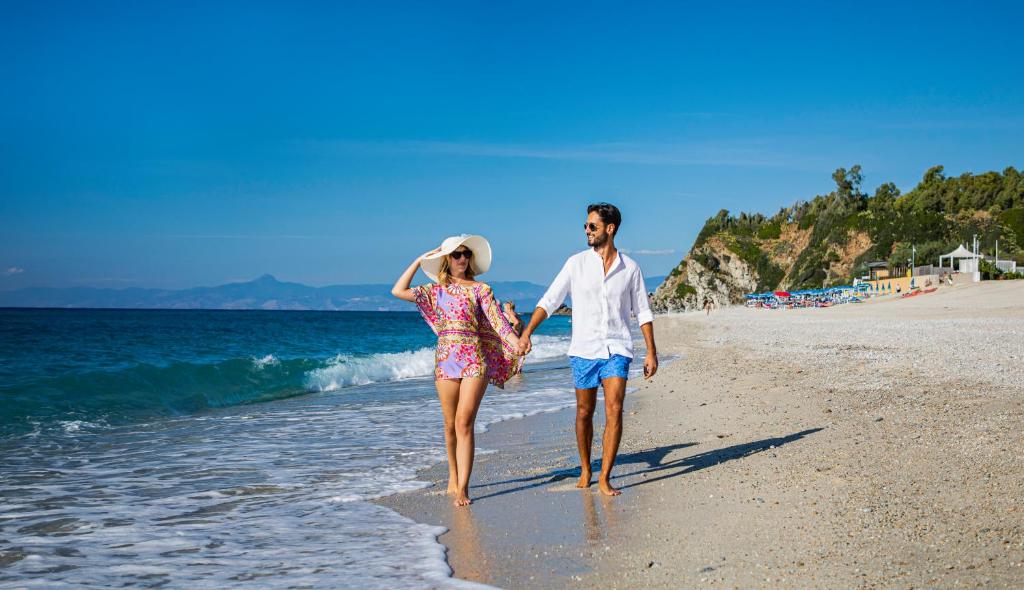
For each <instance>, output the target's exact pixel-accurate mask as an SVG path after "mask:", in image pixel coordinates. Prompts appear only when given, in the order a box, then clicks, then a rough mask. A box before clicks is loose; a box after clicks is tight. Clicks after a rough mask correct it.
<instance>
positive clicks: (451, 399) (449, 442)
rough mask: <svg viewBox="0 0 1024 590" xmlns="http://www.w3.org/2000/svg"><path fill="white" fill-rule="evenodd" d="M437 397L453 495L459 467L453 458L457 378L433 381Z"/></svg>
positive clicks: (449, 486) (449, 493) (457, 393)
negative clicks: (439, 404)
mask: <svg viewBox="0 0 1024 590" xmlns="http://www.w3.org/2000/svg"><path fill="white" fill-rule="evenodd" d="M434 385H435V386H436V387H437V397H438V399H439V400H441V414H443V415H444V447H445V450H446V451H447V452H448V495H449V496H454V495H455V493H456V492H457V491H458V490H459V469H458V462H457V460H456V458H455V442H456V440H455V411H456V409H458V407H459V387H460V385H461V381H460V380H458V379H442V380H440V381H435V382H434Z"/></svg>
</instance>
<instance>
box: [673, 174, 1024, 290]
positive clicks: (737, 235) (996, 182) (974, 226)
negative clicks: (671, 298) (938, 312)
mask: <svg viewBox="0 0 1024 590" xmlns="http://www.w3.org/2000/svg"><path fill="white" fill-rule="evenodd" d="M832 179H833V181H835V185H836V186H835V190H833V191H832V192H830V193H828V194H826V195H818V196H816V197H815V198H814V199H812V200H810V201H799V202H797V203H795V204H794V205H793V206H791V207H786V208H783V209H780V210H779V212H778V213H776V214H775V215H772V216H771V217H766V216H765V215H763V214H760V213H754V214H749V213H740V214H739V216H733V215H731V214H730V213H729V211H727V210H724V209H723V210H721V211H719V212H718V213H717V214H716V215H715V216H713V217H711V218H710V219H708V220H707V222H706V223H705V224H704V227H703V228H702V229H701V231H700V233H699V234H698V235H697V239H696V241H695V243H694V246H693V249H692V250H691V255H695V254H697V250H698V249H699V248H700V247H701V246H703V245H704V244H705V243H706V242H707V240H708V239H710V238H711V237H712V236H715V235H718V236H720V237H721V238H722V240H723V241H724V242H725V244H726V245H727V246H728V247H729V249H730V250H732V251H733V252H735V253H736V254H737V255H738V256H739V257H740V258H741V259H742V260H743V261H744V262H746V263H747V264H748V265H749V266H750V267H751V268H753V269H755V271H756V272H757V275H758V284H759V288H763V289H774V288H776V287H778V286H779V284H780V282H781V281H782V280H783V278H784V277H785V276H788V280H787V281H786V282H787V283H788V285H787V286H788V287H790V288H794V289H800V288H817V287H822V286H828V285H835V284H842V283H847V282H849V281H850V280H851V279H852V278H853V277H854V276H859V275H862V274H864V273H865V270H866V264H867V263H868V262H870V261H873V260H886V261H889V262H890V263H894V264H902V263H905V262H906V260H907V259H908V258H909V257H910V249H911V246H914V247H916V249H917V260H916V261H917V263H918V264H928V263H931V264H936V263H937V262H938V257H939V255H940V254H945V253H946V252H948V251H950V250H952V249H953V248H955V247H956V246H957V245H958V244H961V243H964V244H969V243H970V242H971V238H972V236H973V235H975V234H977V235H978V237H979V239H980V240H981V244H982V247H983V250H984V251H985V252H986V253H991V250H992V248H993V246H994V244H995V241H996V240H999V254H1000V257H1001V258H1015V259H1017V260H1018V262H1022V263H1024V174H1022V173H1021V172H1019V171H1017V170H1016V169H1015V168H1013V167H1009V168H1007V169H1005V170H1004V171H1003V172H1002V173H998V172H985V173H983V174H978V175H974V174H970V173H965V174H962V175H960V176H956V177H946V176H945V174H944V171H943V167H942V166H935V167H932V168H930V169H929V170H928V171H927V172H925V174H924V177H923V178H922V180H921V182H920V183H919V184H918V185H917V186H916V187H914V189H913V190H911V191H909V192H908V193H906V194H904V195H901V194H900V191H899V189H898V188H896V185H894V184H893V183H891V182H887V183H884V184H882V185H880V186H878V187H877V188H876V189H875V191H874V194H873V195H870V196H869V195H868V194H867V193H865V192H864V191H863V189H862V182H863V176H862V174H861V167H860V166H859V165H856V166H853V167H851V168H850V169H849V170H847V169H845V168H839V169H837V170H836V171H835V172H834V173H833V174H832ZM787 224H795V225H796V226H797V227H798V228H799V229H801V230H809V231H810V232H811V234H810V240H809V242H808V245H807V247H806V248H804V249H803V251H801V252H800V254H799V255H798V256H797V258H796V261H795V262H794V263H793V267H792V268H791V269H789V270H788V274H787V269H783V268H781V267H779V266H778V265H777V264H775V263H774V262H773V261H772V259H771V258H770V257H769V256H768V254H767V252H766V246H767V244H768V243H769V242H770V241H772V240H777V239H779V237H780V236H781V235H782V229H783V226H784V225H787ZM858 235H859V236H864V235H866V236H867V237H868V238H869V239H870V246H868V247H867V249H866V250H864V251H863V252H861V253H860V254H859V256H857V258H856V260H854V262H853V265H852V268H849V269H848V270H847V271H846V272H842V271H841V268H842V267H839V269H837V264H836V263H837V262H839V259H840V256H839V254H837V252H841V251H843V248H844V247H845V246H846V245H847V242H848V241H849V240H850V239H851V238H853V237H854V236H858ZM712 270H714V269H712ZM851 273H852V275H851Z"/></svg>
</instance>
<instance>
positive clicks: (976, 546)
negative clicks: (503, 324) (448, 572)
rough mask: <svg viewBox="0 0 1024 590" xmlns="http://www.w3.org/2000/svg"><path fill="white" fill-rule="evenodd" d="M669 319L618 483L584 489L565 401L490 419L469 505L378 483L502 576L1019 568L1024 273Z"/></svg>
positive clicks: (509, 580)
mask: <svg viewBox="0 0 1024 590" xmlns="http://www.w3.org/2000/svg"><path fill="white" fill-rule="evenodd" d="M655 326H656V328H655V331H656V334H657V337H658V342H659V349H660V351H661V352H662V354H663V355H665V356H668V355H680V356H682V358H681V359H680V360H678V361H677V362H674V363H671V364H668V365H663V366H662V368H661V370H660V371H659V374H658V375H657V376H656V377H655V378H654V380H653V382H651V383H646V382H644V381H643V380H642V379H634V380H631V386H636V387H637V390H636V391H634V392H632V393H630V394H628V395H627V405H626V408H625V410H624V413H625V416H624V434H623V441H622V446H621V448H620V452H619V461H618V462H617V464H616V467H615V471H614V479H615V481H616V483H617V485H618V486H619V487H620V488H622V489H623V491H624V493H623V495H622V496H619V497H617V498H607V497H605V496H602V495H600V494H599V493H598V492H597V491H596V484H595V485H594V486H592V487H591V488H590V489H589V490H578V489H576V488H575V487H574V485H573V484H574V483H575V478H576V477H577V476H578V473H579V471H578V465H577V463H578V460H577V459H576V449H575V438H574V436H573V419H572V413H571V410H561V411H559V412H556V413H549V414H541V415H538V416H532V417H527V418H525V419H523V420H510V421H506V422H502V423H499V424H495V425H492V426H491V427H490V430H489V431H488V432H487V433H485V434H483V435H482V436H481V438H479V439H478V446H479V447H482V448H485V449H496V452H495V453H491V454H487V455H483V456H480V457H479V458H478V461H477V466H476V467H475V469H474V475H473V481H474V487H475V488H476V494H475V502H474V504H473V506H471V507H470V509H468V510H461V511H454V510H453V509H452V508H451V507H450V502H448V501H447V498H446V497H445V496H444V495H443V491H442V493H441V494H440V495H438V494H437V493H436V492H433V490H436V489H437V488H436V486H435V487H432V488H427V489H425V490H420V491H417V492H411V493H405V494H399V495H395V496H390V497H388V498H383V499H381V500H379V501H378V502H379V503H380V504H382V505H384V506H388V507H389V508H392V509H393V510H396V511H397V512H399V513H401V514H403V515H405V516H409V517H410V518H412V519H413V520H416V521H417V522H424V523H428V524H433V525H437V524H440V525H442V526H446V527H447V528H448V529H449V532H448V533H445V534H444V535H442V536H441V537H440V538H439V542H441V543H443V544H444V545H445V546H446V547H447V548H448V562H449V565H450V566H451V567H452V569H453V571H454V576H455V577H456V578H459V579H465V580H472V581H478V582H482V583H487V584H493V585H497V586H500V587H505V588H542V587H568V586H572V587H593V586H598V585H600V586H602V587H608V588H631V587H652V588H676V587H691V586H697V585H704V584H708V585H712V586H716V587H744V588H745V587H776V586H779V585H781V586H784V587H800V588H804V587H806V588H810V587H821V586H823V585H828V586H831V587H842V588H847V587H849V588H856V587H864V586H877V587H916V586H925V585H938V586H941V587H945V586H953V585H967V586H980V585H988V586H991V587H1007V588H1009V587H1018V586H1020V585H1021V584H1024V503H1022V501H1021V499H1022V498H1024V482H1022V481H1021V478H1020V476H1019V474H1020V473H1024V461H1022V457H1024V420H1022V418H1024V391H1022V385H1021V383H1024V380H1021V379H1020V378H1021V376H1022V371H1024V367H1022V364H1021V363H1020V360H1019V359H1020V358H1024V355H1022V352H1024V349H1022V347H1024V289H1022V288H1021V287H1019V286H1017V285H1012V284H992V285H986V284H983V285H971V286H964V287H954V288H950V289H944V290H941V291H940V292H937V293H933V294H929V295H925V296H922V297H917V298H912V299H907V300H889V301H875V302H872V303H870V304H867V305H847V306H839V307H834V308H829V309H823V310H816V309H810V310H786V311H782V310H778V311H766V310H745V309H742V308H740V309H736V308H733V309H725V310H718V311H715V312H713V313H712V314H711V316H710V317H707V316H704V315H703V314H699V313H698V314H682V315H666V316H659V317H658V319H657V320H656V324H655ZM975 350H978V351H981V352H980V353H979V355H972V354H971V351H975ZM953 351H955V352H956V353H957V354H952V352H953ZM566 389H567V395H571V390H570V389H569V388H568V386H567V388H566ZM601 415H602V412H601V411H600V410H599V411H598V414H597V417H598V418H599V417H600V416H601ZM595 421H596V420H595ZM601 429H602V426H601V425H599V424H595V439H596V440H595V449H594V456H595V457H597V456H599V450H598V448H599V440H600V433H601ZM438 476H440V479H443V478H445V477H446V476H447V470H446V468H445V467H444V465H443V464H441V465H440V466H433V467H431V468H429V469H426V470H424V471H423V472H421V473H420V477H421V478H422V479H423V480H424V481H434V482H436V481H438V479H439V477H438ZM441 490H443V487H442V488H441Z"/></svg>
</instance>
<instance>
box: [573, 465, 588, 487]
mask: <svg viewBox="0 0 1024 590" xmlns="http://www.w3.org/2000/svg"><path fill="white" fill-rule="evenodd" d="M576 487H578V488H589V487H590V470H589V469H582V470H581V471H580V480H579V481H578V482H576Z"/></svg>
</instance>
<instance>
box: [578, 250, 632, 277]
mask: <svg viewBox="0 0 1024 590" xmlns="http://www.w3.org/2000/svg"><path fill="white" fill-rule="evenodd" d="M587 251H588V252H590V253H591V254H592V255H593V256H594V258H595V259H597V262H598V264H600V265H601V274H602V275H604V276H605V277H610V276H612V273H613V272H615V270H616V269H618V268H619V267H620V266H624V265H625V264H626V263H625V262H623V261H622V251H621V250H618V249H616V250H615V262H613V263H612V267H611V268H609V269H608V274H604V259H602V258H601V255H600V254H598V253H597V250H594V249H593V248H587Z"/></svg>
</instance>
